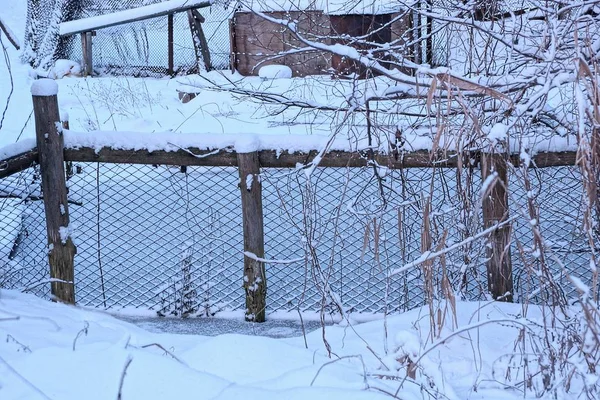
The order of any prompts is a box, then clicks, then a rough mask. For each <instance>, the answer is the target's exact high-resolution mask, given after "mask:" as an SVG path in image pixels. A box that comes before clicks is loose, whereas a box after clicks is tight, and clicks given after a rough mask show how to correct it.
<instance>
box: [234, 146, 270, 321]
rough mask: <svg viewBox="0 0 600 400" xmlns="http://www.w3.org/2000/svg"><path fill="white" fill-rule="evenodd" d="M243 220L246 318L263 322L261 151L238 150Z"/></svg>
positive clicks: (265, 281)
mask: <svg viewBox="0 0 600 400" xmlns="http://www.w3.org/2000/svg"><path fill="white" fill-rule="evenodd" d="M237 160H238V169H239V173H240V189H241V193H242V220H243V226H244V253H246V252H248V253H252V254H254V256H248V255H247V254H245V255H244V290H245V291H246V321H252V322H264V321H265V308H266V303H267V301H266V298H267V278H266V274H265V265H264V263H263V262H261V261H259V260H257V258H262V259H264V256H265V242H264V233H263V209H262V184H261V182H260V175H259V174H260V164H259V161H258V153H257V152H252V153H238V154H237Z"/></svg>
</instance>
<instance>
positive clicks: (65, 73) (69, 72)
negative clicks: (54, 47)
mask: <svg viewBox="0 0 600 400" xmlns="http://www.w3.org/2000/svg"><path fill="white" fill-rule="evenodd" d="M69 76H81V65H79V63H76V62H75V61H71V60H56V62H55V63H54V67H52V69H51V70H50V71H48V78H52V79H62V78H64V77H69Z"/></svg>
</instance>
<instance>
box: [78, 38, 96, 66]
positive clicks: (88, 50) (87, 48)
mask: <svg viewBox="0 0 600 400" xmlns="http://www.w3.org/2000/svg"><path fill="white" fill-rule="evenodd" d="M92 36H93V33H92V32H81V51H82V53H83V71H82V74H83V76H92V73H93V72H94V70H93V61H92Z"/></svg>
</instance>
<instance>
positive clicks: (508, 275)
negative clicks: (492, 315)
mask: <svg viewBox="0 0 600 400" xmlns="http://www.w3.org/2000/svg"><path fill="white" fill-rule="evenodd" d="M507 163H508V155H507V153H506V152H504V153H503V154H502V153H495V152H490V153H482V155H481V175H482V178H483V181H484V182H485V181H486V179H487V178H488V177H489V176H490V175H491V174H494V173H495V174H497V177H495V178H494V180H493V181H492V182H491V183H490V184H489V186H488V187H487V188H485V192H484V194H483V202H482V207H483V225H484V229H487V228H490V227H492V226H494V225H496V224H498V223H501V222H504V221H506V220H508V190H507V188H508V171H507V167H506V166H507ZM511 229H512V227H511V225H510V224H506V225H503V226H501V227H499V228H497V229H496V230H494V231H493V232H492V233H491V234H490V236H489V238H488V245H487V246H486V256H487V258H488V261H487V265H486V266H487V278H488V290H489V291H490V293H491V295H492V297H493V298H494V299H495V300H500V301H508V302H512V301H513V279H512V263H511V259H510V236H511Z"/></svg>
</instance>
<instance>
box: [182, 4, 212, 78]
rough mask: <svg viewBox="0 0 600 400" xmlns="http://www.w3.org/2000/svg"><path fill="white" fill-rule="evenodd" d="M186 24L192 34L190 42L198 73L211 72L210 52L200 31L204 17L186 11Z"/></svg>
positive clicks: (201, 30) (194, 11)
mask: <svg viewBox="0 0 600 400" xmlns="http://www.w3.org/2000/svg"><path fill="white" fill-rule="evenodd" d="M187 15H188V22H189V24H190V31H191V32H192V41H193V45H194V52H195V54H196V65H197V66H198V73H201V72H204V71H211V70H212V66H211V63H210V51H209V48H208V42H207V41H206V36H205V35H204V30H203V29H202V23H203V22H204V21H205V19H204V17H203V16H202V15H201V14H200V13H199V12H198V11H196V10H188V12H187Z"/></svg>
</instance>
